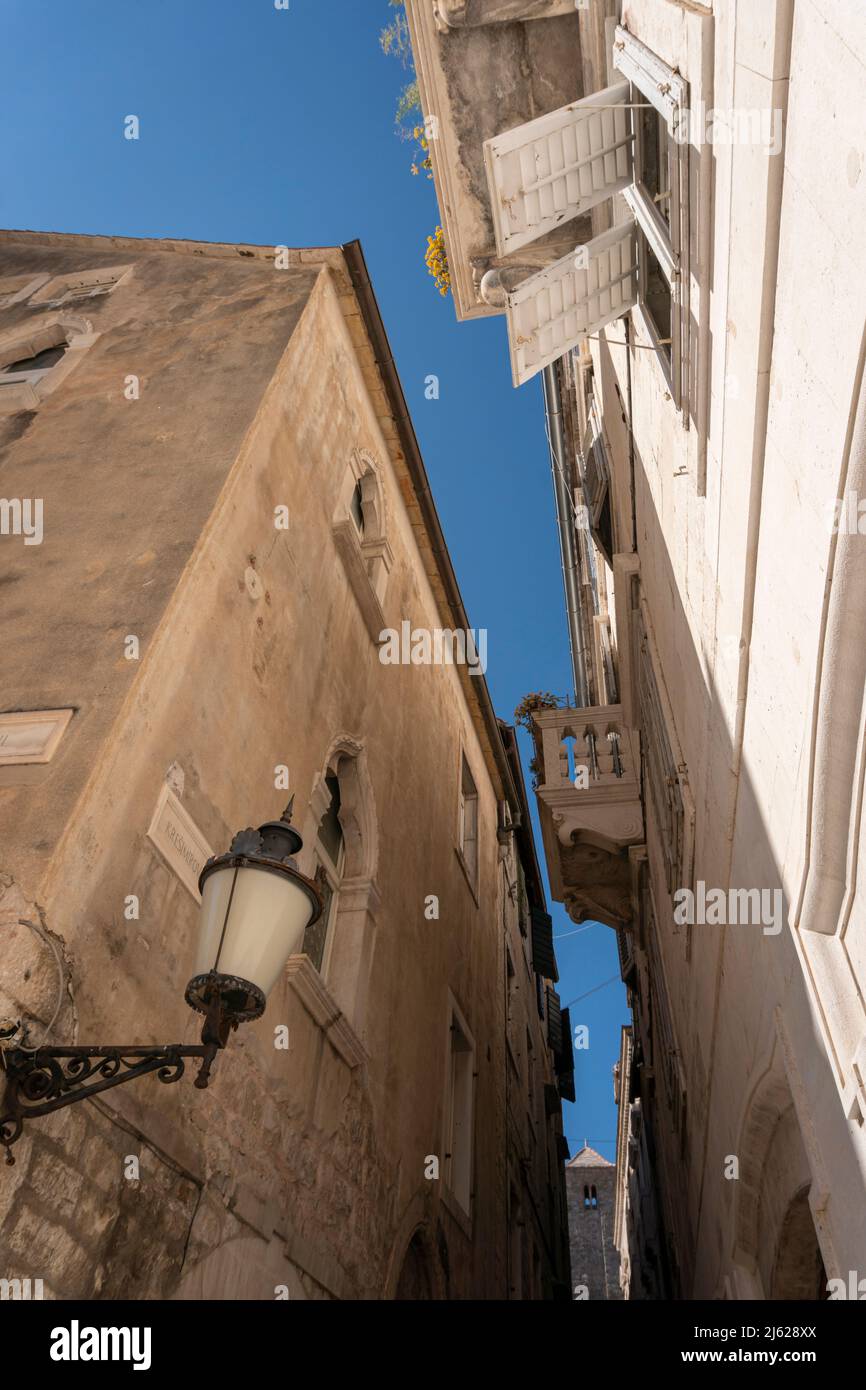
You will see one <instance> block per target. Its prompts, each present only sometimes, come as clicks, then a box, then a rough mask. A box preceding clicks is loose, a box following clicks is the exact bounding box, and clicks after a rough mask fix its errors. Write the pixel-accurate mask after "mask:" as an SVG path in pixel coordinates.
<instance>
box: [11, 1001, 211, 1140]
mask: <svg viewBox="0 0 866 1390" xmlns="http://www.w3.org/2000/svg"><path fill="white" fill-rule="evenodd" d="M236 1027H237V1020H236V1019H233V1018H232V1017H231V1016H230V1015H227V1014H226V1013H225V1012H224V1009H223V1002H222V999H221V997H220V995H219V993H218V992H217V991H215V992H214V993H213V994H212V996H211V998H210V1000H209V1002H208V1008H207V1013H206V1015H205V1021H204V1027H203V1028H202V1034H201V1042H200V1043H196V1044H193V1045H190V1046H186V1045H184V1044H182V1043H164V1044H158V1045H156V1046H148V1047H138V1046H136V1045H134V1044H130V1045H129V1046H123V1045H108V1046H100V1047H86V1046H79V1047H37V1048H25V1047H20V1046H18V1047H13V1048H10V1049H8V1050H5V1051H2V1050H0V1063H2V1067H3V1070H4V1072H5V1073H6V1094H5V1097H4V1102H3V1109H2V1112H0V1146H2V1147H3V1148H5V1150H6V1162H7V1164H14V1162H15V1159H14V1158H13V1156H12V1145H13V1144H14V1143H16V1141H17V1140H18V1139H20V1138H21V1133H22V1130H23V1128H24V1121H25V1120H29V1119H36V1118H37V1117H39V1116H42V1115H50V1114H52V1113H53V1112H54V1111H55V1110H62V1109H63V1108H64V1107H65V1106H67V1105H72V1104H74V1102H75V1101H79V1100H88V1099H89V1098H90V1097H91V1096H95V1095H99V1093H100V1092H101V1091H108V1090H110V1089H111V1088H112V1087H113V1086H122V1085H123V1084H124V1083H125V1082H127V1081H134V1080H135V1079H136V1077H139V1076H147V1075H149V1074H150V1073H151V1072H156V1074H157V1079H158V1080H159V1081H161V1082H163V1083H164V1084H166V1085H170V1084H171V1083H172V1082H175V1081H179V1080H180V1078H181V1077H182V1076H183V1074H184V1070H185V1062H186V1059H187V1058H191V1057H199V1058H201V1066H200V1067H199V1070H198V1075H197V1076H196V1079H195V1083H194V1084H195V1086H196V1087H197V1088H198V1089H199V1090H205V1089H206V1088H207V1084H208V1080H209V1078H210V1070H211V1067H212V1065H213V1062H214V1059H215V1057H216V1055H217V1053H218V1052H219V1051H220V1049H221V1048H223V1047H225V1045H226V1043H227V1042H228V1038H229V1034H230V1032H231V1030H232V1029H233V1028H236Z"/></svg>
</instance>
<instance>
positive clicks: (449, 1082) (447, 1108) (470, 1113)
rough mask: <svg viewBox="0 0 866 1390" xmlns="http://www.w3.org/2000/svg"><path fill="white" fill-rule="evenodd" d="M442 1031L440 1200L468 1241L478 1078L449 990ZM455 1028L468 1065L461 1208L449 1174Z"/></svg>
mask: <svg viewBox="0 0 866 1390" xmlns="http://www.w3.org/2000/svg"><path fill="white" fill-rule="evenodd" d="M446 1023H447V1026H446V1030H445V1075H444V1087H443V1092H442V1099H443V1104H442V1165H441V1172H442V1189H441V1190H442V1200H443V1201H444V1203H445V1205H446V1206H447V1207H448V1210H449V1212H450V1213H451V1215H452V1216H453V1217H454V1219H455V1220H456V1221H457V1223H458V1225H459V1226H460V1227H461V1229H462V1230H463V1232H464V1234H465V1235H466V1236H468V1237H469V1238H470V1239H471V1237H472V1217H473V1210H474V1198H475V1190H474V1189H475V1149H476V1145H475V1120H476V1116H477V1111H478V1106H477V1090H478V1078H477V1074H476V1070H477V1069H476V1060H477V1057H478V1049H477V1047H476V1043H475V1037H474V1035H473V1033H472V1030H471V1028H470V1027H469V1024H468V1023H467V1021H466V1016H465V1014H464V1012H463V1010H462V1009H461V1008H460V1005H459V1004H458V1003H457V1000H456V999H455V997H454V995H453V993H452V991H451V990H450V989H449V990H448V995H447V1009H446ZM455 1026H456V1029H457V1031H459V1033H460V1035H461V1037H462V1038H463V1039H464V1041H465V1042H466V1043H468V1045H469V1046H468V1048H466V1049H459V1050H460V1051H461V1052H463V1053H465V1054H467V1055H468V1059H469V1060H468V1062H465V1063H464V1065H463V1070H464V1072H465V1070H466V1068H467V1067H468V1083H469V1089H468V1096H466V1097H464V1104H463V1128H464V1131H465V1133H466V1135H467V1143H468V1148H469V1152H468V1157H467V1158H466V1160H465V1165H466V1174H465V1180H464V1183H465V1196H466V1203H465V1205H464V1202H463V1198H462V1195H461V1192H460V1191H459V1190H457V1188H456V1187H455V1186H454V1185H453V1183H452V1175H453V1154H454V1135H455V1129H454V1122H455V1113H454V1062H453V1059H454V1055H455V1048H454V1037H455Z"/></svg>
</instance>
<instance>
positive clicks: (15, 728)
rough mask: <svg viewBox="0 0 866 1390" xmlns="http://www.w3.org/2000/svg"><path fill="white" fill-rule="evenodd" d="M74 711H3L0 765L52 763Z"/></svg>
mask: <svg viewBox="0 0 866 1390" xmlns="http://www.w3.org/2000/svg"><path fill="white" fill-rule="evenodd" d="M73 713H74V711H73V710H71V709H36V710H23V711H22V712H21V713H20V714H0V767H13V766H17V764H19V763H50V762H51V759H52V758H53V757H54V754H55V752H56V751H57V745H58V743H59V742H60V740H61V738H62V737H63V731H64V729H65V728H66V725H67V724H68V723H69V721H70V719H71V718H72V715H73Z"/></svg>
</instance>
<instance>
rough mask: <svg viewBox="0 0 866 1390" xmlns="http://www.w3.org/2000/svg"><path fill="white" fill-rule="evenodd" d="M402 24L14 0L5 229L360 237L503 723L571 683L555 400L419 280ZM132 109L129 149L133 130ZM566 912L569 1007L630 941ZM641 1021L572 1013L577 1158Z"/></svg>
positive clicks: (604, 976) (144, 4) (622, 1015)
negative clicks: (430, 382) (584, 1044)
mask: <svg viewBox="0 0 866 1390" xmlns="http://www.w3.org/2000/svg"><path fill="white" fill-rule="evenodd" d="M392 16H393V10H391V9H390V7H389V6H388V4H387V2H386V0H330V3H329V4H327V5H325V4H323V3H322V0H291V3H290V8H289V9H288V10H287V11H286V10H280V11H278V10H276V9H275V8H274V3H273V0H75V3H74V4H70V3H68V0H2V19H3V40H4V46H5V53H6V63H5V64H4V74H3V83H2V88H0V128H2V130H3V132H4V136H3V141H2V142H0V225H3V226H5V227H26V228H31V229H34V230H39V231H66V232H94V233H102V234H112V233H113V234H115V235H124V236H140V237H162V236H172V237H189V238H193V239H197V240H202V241H227V242H235V241H240V242H254V243H260V244H263V245H289V246H304V245H310V246H323V245H336V244H340V243H342V242H346V241H350V240H352V239H353V238H355V237H358V238H360V240H361V242H362V244H363V247H364V253H365V256H366V258H367V263H368V266H369V269H370V275H371V278H372V281H373V286H374V288H375V291H376V295H377V297H378V300H379V304H380V307H381V310H382V317H383V319H384V321H385V326H386V328H387V330H388V334H389V337H390V340H391V344H392V347H393V350H394V355H395V358H396V361H397V365H398V368H399V371H400V376H401V379H402V382H403V388H404V391H405V393H406V398H407V400H408V403H409V408H410V410H411V411H412V414H413V417H414V421H415V428H416V430H417V433H418V438H419V441H420V444H421V450H422V453H423V455H424V459H425V463H426V466H427V471H428V473H429V475H430V480H431V486H432V488H433V494H434V497H435V499H436V503H437V506H438V508H439V512H440V515H441V518H442V523H443V526H444V529H445V535H446V537H447V540H448V545H449V549H450V551H451V555H452V558H453V561H454V566H455V569H456V571H457V575H458V578H459V581H460V586H461V589H462V592H463V597H464V600H465V603H466V607H467V610H468V613H469V618H470V622H471V623H472V624H473V626H475V627H486V628H487V630H488V634H489V652H488V681H489V684H490V689H491V693H492V696H493V700H494V704H495V706H496V709H497V712H498V713H499V714H500V715H501V716H503V717H505V718H508V719H510V718H511V716H512V711H513V710H514V707H515V705H516V704H517V703H518V701H519V700H520V699H521V698H522V696H523V695H525V694H526V693H527V691H530V690H538V689H545V690H554V691H557V692H560V693H563V694H564V693H566V692H567V691H568V690H569V689H570V686H571V678H570V673H569V661H568V638H567V630H566V625H565V616H564V607H563V598H562V582H561V578H560V570H559V556H558V549H557V538H556V529H555V515H554V506H553V496H552V490H551V484H550V472H549V461H548V453H547V444H546V440H545V433H544V419H543V408H542V399H541V389H540V386H539V384H538V382H537V381H535V382H531V383H529V384H528V385H526V386H524V387H522V388H521V390H520V391H515V390H514V389H513V388H512V386H511V376H510V371H509V365H508V353H507V346H506V338H505V328H504V323H503V321H502V320H501V319H499V318H495V319H492V320H485V321H481V322H473V323H466V324H458V323H457V320H456V318H455V315H454V309H453V305H452V303H451V299H450V297H449V298H447V299H442V298H440V296H439V295H438V293H437V292H436V290H435V288H434V286H433V282H432V280H431V279H430V278H429V276H428V274H427V271H426V268H425V266H424V251H425V249H426V244H427V236H428V234H429V233H431V232H433V231H434V230H435V226H436V221H437V212H436V202H435V197H434V194H433V185H432V183H429V182H427V181H426V180H425V179H424V178H423V177H419V178H413V176H412V175H411V173H410V172H409V165H410V163H411V159H412V151H411V147H410V146H409V145H408V144H405V143H403V142H401V141H400V140H399V139H398V138H397V137H396V135H395V134H394V107H395V104H396V99H397V95H398V92H399V89H400V87H401V85H402V83H403V82H404V81H405V80H406V79H405V76H404V73H403V71H402V70H401V67H400V65H399V63H398V62H397V61H395V60H394V59H393V58H387V57H385V56H384V55H383V54H382V53H381V52H380V50H379V45H378V34H379V31H380V29H381V28H382V26H383V25H384V24H386V23H387V22H388V20H389V19H390V18H391V17H392ZM13 54H14V55H15V56H14V61H10V55H13ZM37 95H38V97H39V99H36V98H37ZM130 114H134V115H137V116H138V117H139V119H140V122H141V138H140V139H139V140H138V141H130V140H125V139H124V138H123V121H124V117H125V116H127V115H130ZM431 373H433V374H435V375H436V376H438V377H439V382H440V396H439V399H438V400H435V401H430V400H427V399H425V394H424V382H425V378H426V377H427V376H428V375H429V374H431ZM521 740H522V743H523V751H524V754H525V755H527V756H528V754H527V749H526V746H525V744H526V740H525V736H524V735H521ZM528 782H529V777H528V773H527V783H528ZM536 834H537V835H538V830H537V826H536ZM539 852H540V836H539ZM553 913H554V932H555V934H556V935H557V936H559V937H560V938H561V940H560V941H559V943H558V947H557V955H558V959H559V964H560V974H561V981H560V992H561V996H562V1001H563V1003H564V1004H567V1003H568V1002H569V1001H570V1000H572V999H575V998H576V997H578V996H581V995H583V994H584V993H586V992H587V991H589V990H593V989H594V988H595V986H597V985H600V984H601V983H602V982H603V981H607V980H609V979H611V977H612V976H614V975H617V974H618V965H617V956H616V947H615V942H614V938H613V933H612V932H610V931H609V930H608V929H607V928H606V927H603V926H600V925H593V926H590V927H589V928H588V929H586V930H581V929H578V928H575V927H574V925H573V923H571V922H570V921H569V919H568V917H567V916H566V914H565V912H564V910H563V909H562V908H561V907H559V906H554V908H553ZM627 1021H628V1015H627V1010H626V1006H625V991H624V989H623V988H622V986H621V985H620V984H619V983H614V984H609V985H607V986H606V987H604V988H602V989H598V990H596V992H594V993H592V994H591V995H590V996H589V997H588V998H587V999H586V1000H585V1001H583V1002H580V1003H578V1004H576V1005H574V1006H573V1007H572V1022H573V1023H585V1024H587V1025H588V1026H589V1030H590V1033H589V1037H590V1047H589V1050H588V1051H584V1052H578V1053H576V1054H575V1062H576V1073H575V1083H576V1089H577V1104H576V1105H573V1106H566V1107H565V1119H566V1132H567V1134H568V1136H569V1140H570V1142H571V1146H572V1153H573V1152H574V1151H575V1149H576V1148H577V1147H579V1146H580V1145H581V1144H582V1143H583V1141H584V1138H586V1139H588V1140H589V1142H590V1143H591V1144H592V1145H593V1147H594V1148H597V1149H598V1150H599V1151H600V1152H601V1153H602V1154H604V1155H605V1157H607V1158H611V1159H612V1158H613V1157H614V1146H613V1142H612V1141H613V1139H614V1136H615V1133H616V1112H615V1108H614V1104H613V1083H612V1077H611V1069H612V1067H613V1064H614V1061H615V1060H616V1057H617V1055H618V1048H619V1028H620V1024H621V1023H624V1022H627Z"/></svg>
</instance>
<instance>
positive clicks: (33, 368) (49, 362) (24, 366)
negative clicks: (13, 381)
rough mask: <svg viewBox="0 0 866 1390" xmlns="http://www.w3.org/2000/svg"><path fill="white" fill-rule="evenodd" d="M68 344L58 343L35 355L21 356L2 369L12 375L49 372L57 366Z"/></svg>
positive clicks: (5, 374)
mask: <svg viewBox="0 0 866 1390" xmlns="http://www.w3.org/2000/svg"><path fill="white" fill-rule="evenodd" d="M68 346H69V344H68V343H57V344H55V346H54V347H49V348H43V349H42V351H41V352H37V353H36V354H35V355H34V356H33V357H19V358H18V360H17V362H7V363H6V366H5V367H3V369H2V372H3V375H4V376H7V375H11V373H13V372H47V371H48V370H49V369H50V368H51V367H54V366H56V364H57V363H58V362H59V361H60V359H61V357H62V356H63V354H64V353H65V352H66V349H67V348H68Z"/></svg>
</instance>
